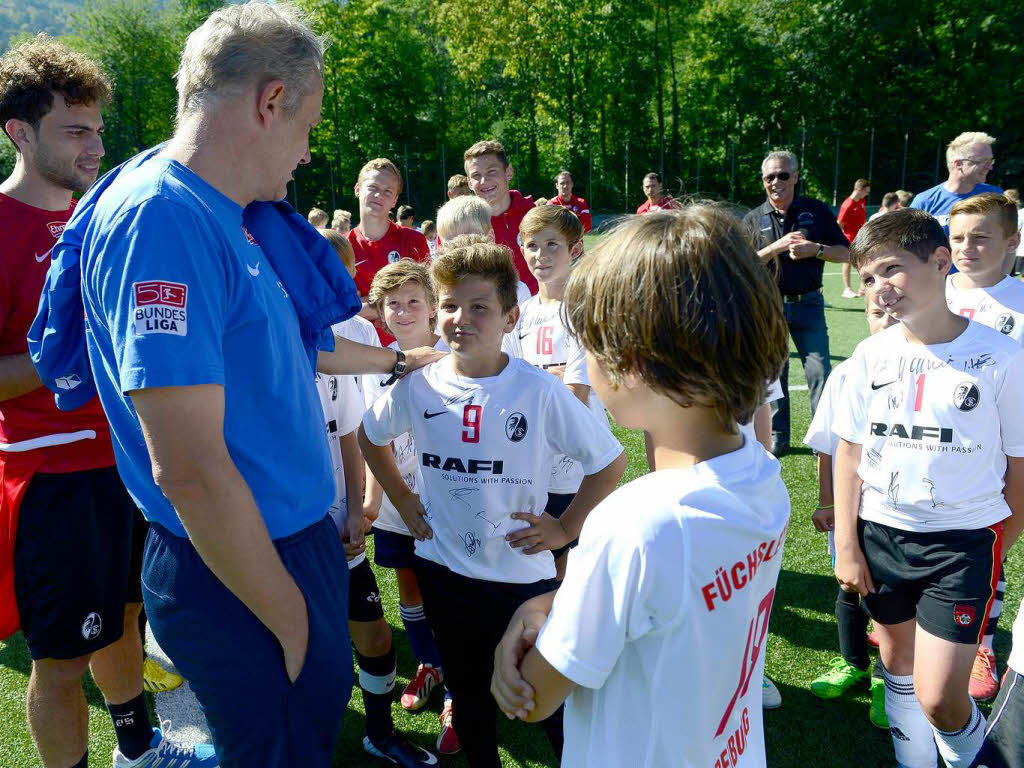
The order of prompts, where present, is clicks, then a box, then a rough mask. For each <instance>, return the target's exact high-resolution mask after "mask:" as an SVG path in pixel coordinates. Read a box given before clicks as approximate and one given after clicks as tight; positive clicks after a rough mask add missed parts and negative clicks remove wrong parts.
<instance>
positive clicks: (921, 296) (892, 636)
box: [834, 209, 1024, 768]
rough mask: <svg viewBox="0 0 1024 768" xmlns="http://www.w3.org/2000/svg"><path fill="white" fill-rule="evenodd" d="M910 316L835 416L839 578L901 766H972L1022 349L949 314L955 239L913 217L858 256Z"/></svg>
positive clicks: (1009, 509)
mask: <svg viewBox="0 0 1024 768" xmlns="http://www.w3.org/2000/svg"><path fill="white" fill-rule="evenodd" d="M850 257H851V263H852V264H853V265H854V267H855V268H857V269H858V270H859V272H860V278H861V285H863V286H864V287H865V289H866V292H867V298H868V301H871V302H874V303H876V304H878V305H879V306H881V307H882V308H883V309H885V311H886V312H887V313H888V314H890V315H892V316H893V317H894V318H895V319H897V320H899V321H900V324H899V325H895V326H893V327H891V328H889V329H887V330H885V331H882V332H880V333H878V334H876V335H874V336H872V337H870V338H869V339H866V340H865V341H863V342H861V343H860V344H859V345H858V346H857V349H856V350H855V351H854V353H853V355H852V356H851V358H850V360H851V366H850V368H851V370H850V372H849V373H848V374H847V383H846V387H845V392H844V395H843V404H842V407H841V408H840V409H839V412H838V414H837V419H836V423H835V431H836V433H837V434H838V435H839V436H840V437H841V438H842V440H841V442H840V444H839V447H838V449H837V453H836V468H835V483H834V485H835V494H836V495H835V504H836V515H835V542H836V578H837V579H838V581H839V583H840V586H842V587H843V589H846V590H856V591H857V592H859V593H860V594H861V595H862V596H863V598H864V605H865V608H866V609H867V611H868V613H869V614H870V615H871V617H872V618H873V619H874V620H875V630H876V632H877V635H878V638H879V644H880V653H881V656H882V662H883V664H884V665H885V685H886V693H885V696H886V702H885V703H886V714H887V715H888V718H889V726H890V731H891V733H892V736H893V747H894V749H895V752H896V759H897V762H898V763H899V764H900V765H902V766H908V768H925V767H926V766H927V768H932V766H934V765H935V764H936V762H937V754H936V745H937V746H938V752H939V753H940V754H941V755H942V758H943V759H944V760H945V762H946V765H948V766H950V768H959V767H960V766H967V765H969V764H970V762H971V760H972V759H973V758H974V756H975V754H976V753H977V751H978V748H979V747H980V745H981V740H982V737H983V735H984V723H985V719H984V717H983V716H982V715H981V713H980V712H979V711H978V708H977V706H976V705H975V704H974V701H973V700H972V699H971V698H970V696H969V695H968V680H969V678H970V673H971V666H972V664H973V662H974V658H975V654H976V651H977V648H978V642H979V640H980V639H981V636H982V633H983V631H984V626H985V617H986V615H987V613H988V611H989V608H990V607H991V603H992V601H993V599H994V597H995V588H996V582H997V579H998V573H999V562H1000V559H1001V556H1002V551H1003V550H1006V549H1009V547H1010V546H1011V545H1012V544H1013V542H1014V541H1015V540H1016V538H1017V536H1018V534H1019V533H1020V528H1021V524H1022V523H1024V512H1021V505H1022V502H1024V493H1022V492H1024V459H1022V458H1020V457H1024V409H1021V408H1020V407H1019V393H1020V392H1021V389H1022V387H1024V350H1022V349H1021V348H1020V346H1019V345H1018V344H1017V343H1016V342H1014V341H1013V340H1011V339H1008V338H1007V337H1006V336H1004V335H1003V334H1001V333H999V332H998V331H995V330H993V329H991V328H987V327H985V326H983V325H981V324H980V323H974V322H970V321H969V320H968V319H967V318H964V317H960V316H958V315H955V314H953V313H952V312H950V311H949V308H948V307H947V306H946V301H945V296H944V288H945V279H946V274H947V272H948V271H949V266H950V260H951V259H950V252H949V241H948V240H947V238H946V235H945V233H944V232H943V231H942V228H941V226H939V224H938V222H936V221H935V219H934V218H932V217H931V216H930V215H928V214H926V213H924V212H921V211H917V210H913V209H906V210H899V211H893V212H891V213H887V214H886V215H885V216H882V217H880V218H878V219H875V220H874V221H871V222H868V223H867V224H866V225H865V226H864V228H863V229H861V231H860V232H859V233H858V235H857V238H856V240H855V241H854V242H853V244H852V246H851V248H850Z"/></svg>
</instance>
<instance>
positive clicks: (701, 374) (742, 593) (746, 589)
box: [492, 205, 789, 768]
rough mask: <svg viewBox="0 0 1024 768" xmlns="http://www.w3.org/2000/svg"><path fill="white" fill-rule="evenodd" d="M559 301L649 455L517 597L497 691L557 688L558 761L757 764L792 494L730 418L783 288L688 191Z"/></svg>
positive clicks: (775, 330)
mask: <svg viewBox="0 0 1024 768" xmlns="http://www.w3.org/2000/svg"><path fill="white" fill-rule="evenodd" d="M565 305H566V309H567V315H568V319H569V323H570V324H571V327H572V328H573V329H575V332H576V333H577V334H578V336H579V339H580V343H581V344H582V346H583V348H584V349H585V350H586V357H587V367H588V369H589V372H590V381H591V383H592V384H593V386H594V388H595V390H597V393H598V395H599V396H600V397H601V400H602V402H604V404H605V405H606V406H607V407H608V410H609V411H610V412H611V414H612V416H613V417H614V418H615V420H616V422H617V423H619V424H621V425H623V426H627V427H631V428H633V429H643V430H646V431H647V432H648V433H649V434H650V435H651V439H652V442H653V445H654V452H655V455H656V457H657V471H655V472H652V473H650V474H647V475H644V476H642V477H640V478H638V479H636V480H634V481H633V482H631V483H629V484H627V485H625V486H623V487H621V488H619V489H618V490H616V491H615V492H614V493H613V494H612V495H611V496H609V497H608V498H607V499H606V500H605V501H603V502H602V503H601V504H599V505H598V507H597V508H596V509H594V511H593V512H592V513H591V514H590V516H589V517H588V518H587V521H586V524H585V525H584V527H583V532H582V535H581V536H580V543H579V546H577V547H576V548H575V549H574V550H573V551H572V553H571V554H570V556H569V564H568V569H567V571H566V575H565V580H564V581H563V582H562V584H561V586H560V587H559V588H558V591H557V592H555V593H549V594H546V595H542V596H540V597H538V598H536V599H533V600H530V601H529V602H528V603H525V604H524V605H523V606H522V607H521V608H520V609H519V610H518V611H517V612H516V615H515V616H514V617H513V620H512V622H511V624H510V625H509V628H508V632H507V633H506V635H505V637H504V638H503V639H502V643H501V645H500V646H499V647H498V650H497V651H496V653H495V657H496V664H497V666H496V670H495V675H494V680H493V684H492V690H493V692H494V694H495V698H496V699H497V700H498V702H499V704H500V706H501V708H502V710H503V711H504V712H506V714H508V715H509V716H518V717H520V718H522V719H526V720H530V721H533V720H536V719H539V718H542V717H546V716H547V715H548V714H549V713H551V712H553V711H555V710H556V708H557V707H558V706H559V705H560V704H561V703H562V702H563V701H566V699H568V700H567V701H566V706H565V750H564V753H563V761H562V766H563V767H569V766H571V767H576V766H587V767H588V768H593V767H594V766H626V765H628V766H658V767H659V768H668V767H669V766H708V768H712V767H713V766H726V765H728V766H736V765H750V766H764V764H765V752H764V733H763V726H762V713H761V692H760V690H759V686H758V685H757V681H758V680H760V679H761V676H762V673H763V670H764V648H765V642H766V640H767V633H768V621H769V618H770V613H771V607H772V602H773V599H774V597H775V585H776V581H777V579H778V575H779V569H780V567H781V562H782V547H783V543H784V541H785V537H786V530H787V526H788V521H789V497H788V494H787V493H786V488H785V486H784V485H783V483H782V478H781V476H780V467H779V463H778V462H777V461H776V460H775V459H773V458H772V456H771V455H770V454H768V452H767V451H765V450H764V449H763V448H762V447H761V446H760V445H759V444H758V443H757V442H756V441H753V440H749V439H746V438H745V437H744V436H743V434H742V433H741V432H740V430H739V428H738V425H739V424H740V423H745V422H749V421H750V420H751V418H752V416H753V414H754V412H755V411H756V410H757V409H758V408H759V407H760V406H761V404H762V403H763V402H764V400H765V396H766V394H767V388H768V382H769V381H771V380H773V379H775V378H777V377H778V375H779V371H781V369H782V364H783V361H784V360H785V357H786V354H787V351H788V341H787V339H788V335H787V329H786V324H785V320H784V319H783V315H782V302H781V298H780V296H779V292H778V291H777V290H775V289H774V287H773V285H772V282H771V277H770V275H769V273H768V272H767V270H765V269H764V268H763V267H762V266H761V265H760V263H759V262H758V260H757V256H756V255H755V253H754V249H753V247H752V245H751V243H750V240H749V238H748V237H747V236H746V234H745V230H744V228H743V227H742V225H741V224H740V223H739V222H738V221H737V220H736V219H735V218H733V217H732V216H731V215H730V214H729V213H727V212H726V211H725V210H723V209H722V208H720V207H717V206H712V205H692V206H687V207H685V208H683V209H682V210H681V211H662V212H656V213H651V214H649V215H647V216H643V217H635V218H630V219H627V220H626V221H625V223H623V224H621V225H620V226H619V227H618V228H617V229H616V230H615V231H614V232H613V233H612V234H610V235H608V236H607V237H606V238H605V239H604V240H603V241H602V242H601V244H600V245H599V246H598V247H597V248H595V249H594V251H593V252H592V253H591V254H589V255H588V256H585V257H584V258H583V260H582V261H581V262H580V264H579V265H578V266H577V267H576V269H574V270H573V273H572V276H571V277H570V278H569V283H568V286H567V288H566V292H565ZM637 306H642V307H644V308H645V311H644V312H642V313H641V312H637V311H636V307H637ZM538 632H539V634H538ZM534 640H535V641H536V645H535V646H534V647H533V648H529V647H530V646H531V645H533V643H534ZM527 648H529V650H527V651H526V653H525V656H524V655H523V652H524V650H526V649H527ZM680 691H685V695H679V692H680Z"/></svg>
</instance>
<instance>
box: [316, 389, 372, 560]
mask: <svg viewBox="0 0 1024 768" xmlns="http://www.w3.org/2000/svg"><path fill="white" fill-rule="evenodd" d="M316 391H317V393H318V394H319V395H320V405H321V406H322V407H323V411H324V425H325V428H326V430H327V443H328V445H329V446H330V449H331V462H332V463H333V465H334V485H335V491H334V501H333V502H331V507H330V509H329V510H328V511H329V512H330V515H331V519H332V520H334V524H335V525H336V526H337V528H338V532H339V533H340V532H341V531H342V530H343V529H344V527H345V523H346V522H347V521H348V493H347V489H346V488H345V468H344V466H343V465H342V462H341V438H342V437H343V436H344V435H347V434H348V433H349V432H352V431H353V430H355V429H357V428H358V427H359V422H360V420H361V419H362V418H363V398H362V396H361V395H360V394H359V390H358V388H357V387H356V379H355V376H328V375H327V374H324V373H318V374H317V375H316ZM361 491H362V488H360V489H359V490H358V491H357V493H358V492H361ZM357 503H359V505H360V507H359V511H360V513H361V512H362V499H359V500H358V502H357ZM364 557H366V554H365V553H364V554H362V555H359V556H358V557H356V558H355V559H353V560H350V561H349V564H348V567H349V568H355V567H356V566H357V565H359V563H361V562H362V561H363V558H364Z"/></svg>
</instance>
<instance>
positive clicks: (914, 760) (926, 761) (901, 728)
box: [882, 669, 939, 768]
mask: <svg viewBox="0 0 1024 768" xmlns="http://www.w3.org/2000/svg"><path fill="white" fill-rule="evenodd" d="M882 676H883V677H884V678H885V714H886V716H887V717H888V718H889V733H890V734H891V735H892V747H893V751H894V752H895V753H896V762H897V763H898V764H899V765H900V766H901V768H935V766H936V764H937V763H938V761H939V760H938V752H937V750H936V749H935V736H934V734H933V733H932V726H931V723H929V722H928V719H927V718H926V717H925V716H924V711H923V710H922V709H921V704H920V702H918V700H917V696H915V695H914V676H913V675H893V674H891V673H890V672H889V671H888V670H887V669H883V670H882Z"/></svg>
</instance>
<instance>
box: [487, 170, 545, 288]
mask: <svg viewBox="0 0 1024 768" xmlns="http://www.w3.org/2000/svg"><path fill="white" fill-rule="evenodd" d="M508 194H509V196H510V197H511V198H512V201H511V202H510V203H509V205H508V209H507V210H506V211H505V212H504V213H502V214H499V215H498V216H491V227H493V228H494V242H496V243H497V244H498V245H504V246H507V247H509V248H511V249H512V256H513V257H514V261H515V265H516V271H517V272H518V273H519V279H520V280H522V281H523V282H524V283H526V285H527V287H528V288H529V289H530V295H535V294H536V293H537V280H536V279H535V278H534V276H533V275H531V274H530V270H529V268H528V267H527V266H526V259H525V258H523V250H522V244H523V238H522V237H520V235H519V224H520V223H521V222H522V220H523V216H525V215H526V212H527V211H529V210H530V209H531V208H533V198H532V197H523V196H522V194H521V193H520V192H519V190H517V189H510V190H509V192H508Z"/></svg>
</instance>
